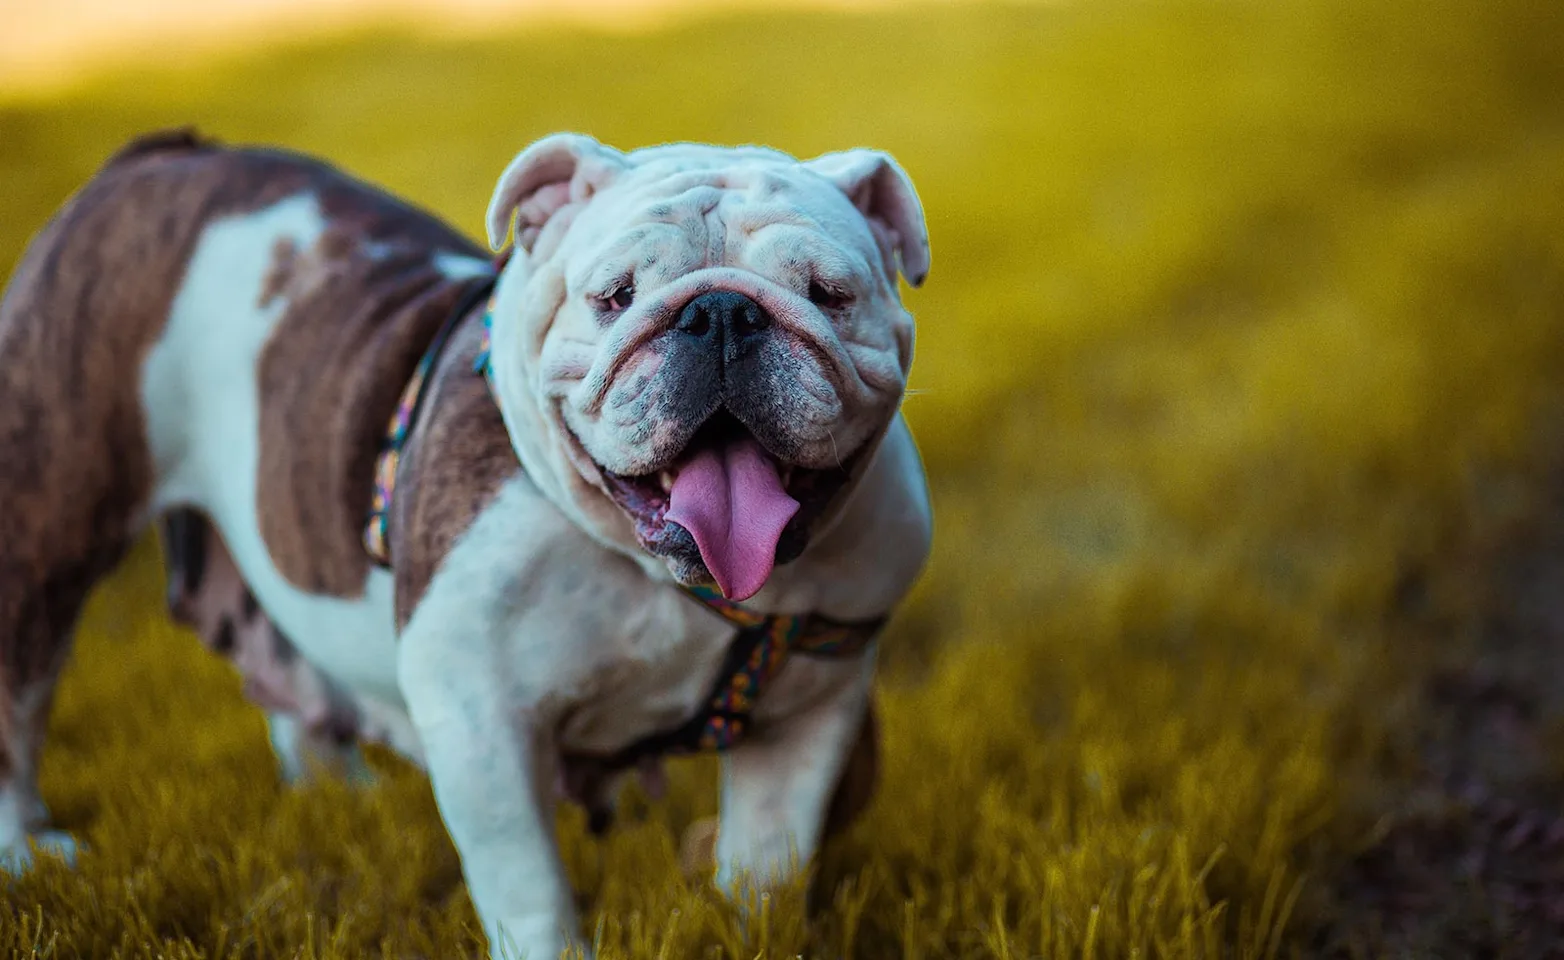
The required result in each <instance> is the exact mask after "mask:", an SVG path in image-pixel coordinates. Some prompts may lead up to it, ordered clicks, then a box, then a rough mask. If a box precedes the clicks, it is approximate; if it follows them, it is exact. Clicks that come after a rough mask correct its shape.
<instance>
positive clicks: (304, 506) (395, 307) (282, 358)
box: [257, 168, 497, 597]
mask: <svg viewBox="0 0 1564 960" xmlns="http://www.w3.org/2000/svg"><path fill="white" fill-rule="evenodd" d="M311 190H312V193H313V194H314V195H315V197H316V198H317V199H318V200H319V202H320V204H321V207H322V210H323V211H324V213H325V216H326V220H327V224H328V226H327V229H326V231H325V232H324V234H323V235H322V236H321V238H320V240H319V241H318V242H317V243H316V244H315V246H314V247H312V248H311V249H309V250H302V251H297V252H296V253H294V254H293V256H292V257H291V258H289V259H288V262H287V265H286V269H285V270H279V271H277V275H278V281H279V284H280V289H279V292H278V296H279V297H280V298H281V299H282V300H283V301H284V302H285V303H286V306H285V308H284V310H283V315H282V317H281V318H280V319H279V321H278V322H277V325H276V327H275V328H274V330H273V332H272V335H271V338H270V339H269V340H268V341H267V344H266V348H265V351H264V353H263V354H262V357H261V363H260V370H259V392H260V399H261V404H260V408H261V422H260V473H259V476H258V478H257V479H258V487H257V500H258V503H257V510H258V515H259V520H260V527H261V535H262V537H263V538H264V540H265V541H266V546H267V549H268V550H269V552H270V553H271V555H272V560H273V562H274V563H275V564H276V565H277V569H278V570H279V571H280V572H281V573H282V574H283V576H284V577H286V578H287V579H288V580H289V581H290V582H291V583H293V584H294V585H295V586H297V587H299V588H300V589H302V590H307V591H310V592H312V593H325V594H332V595H335V596H343V597H351V596H357V595H358V594H359V593H360V592H361V591H362V589H363V585H364V578H365V576H366V575H367V573H368V571H369V564H370V560H369V556H368V554H367V553H366V552H365V550H364V547H363V541H362V536H363V528H364V522H365V519H366V517H367V514H368V508H369V496H370V491H371V487H372V483H373V479H374V465H375V457H376V455H377V454H378V453H379V450H380V445H381V443H382V440H383V438H384V435H385V429H386V424H387V422H388V421H389V419H390V417H391V414H392V411H393V410H394V409H395V407H396V404H397V400H398V398H399V397H400V394H401V391H402V388H403V386H404V384H405V383H406V381H407V379H408V377H410V376H411V375H412V372H413V368H414V367H415V366H416V365H417V363H418V360H419V358H420V357H421V356H422V354H423V352H424V350H425V349H426V348H427V347H428V345H429V343H430V341H431V340H433V338H434V336H435V333H436V332H437V330H438V329H439V327H440V325H441V324H442V323H443V322H444V321H445V319H446V317H447V316H448V315H449V313H450V311H451V310H452V309H454V307H455V305H456V302H457V300H458V299H459V298H460V296H461V295H462V294H463V292H464V291H465V289H466V286H467V284H468V283H470V282H471V281H470V280H468V281H461V282H457V281H452V280H450V279H448V278H446V277H445V276H444V275H443V274H442V273H441V272H440V271H439V270H438V269H437V268H436V266H435V264H434V255H435V254H436V253H438V252H442V251H443V252H447V253H454V254H464V255H470V256H475V257H481V256H482V253H481V252H480V251H479V250H478V249H477V248H476V247H475V246H473V245H472V244H471V243H470V242H469V241H468V240H466V239H465V238H464V237H462V236H461V235H460V234H458V233H456V232H455V231H454V230H452V229H450V228H449V227H447V226H445V225H444V224H442V223H440V222H439V221H438V220H436V219H434V218H433V217H431V216H429V215H427V214H425V213H422V212H420V211H418V210H416V209H414V208H412V207H409V206H407V205H405V204H403V203H401V202H400V201H398V200H396V199H395V198H393V197H391V196H389V195H387V194H384V193H381V192H379V191H377V190H374V189H373V188H370V187H368V186H366V185H364V184H361V183H359V182H357V181H354V180H351V179H349V178H347V177H346V176H343V175H341V174H338V173H335V172H334V171H325V170H324V168H323V172H322V174H321V176H320V177H319V178H317V179H316V180H315V181H314V182H313V183H312V185H311ZM496 416H497V414H496Z"/></svg>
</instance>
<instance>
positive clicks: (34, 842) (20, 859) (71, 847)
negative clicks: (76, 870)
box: [0, 830, 78, 876]
mask: <svg viewBox="0 0 1564 960" xmlns="http://www.w3.org/2000/svg"><path fill="white" fill-rule="evenodd" d="M28 841H31V843H30V844H29V842H28ZM77 850H78V847H77V844H76V840H75V839H74V838H73V837H72V836H71V835H70V834H68V833H64V832H62V831H60V830H43V831H40V832H38V833H33V834H28V835H27V836H26V837H24V838H23V839H22V840H21V841H20V842H19V843H17V844H15V845H13V846H11V847H7V848H5V849H0V873H9V874H11V875H12V876H20V875H21V874H24V873H26V872H27V871H28V870H30V869H32V866H33V863H34V861H35V860H37V858H38V857H40V856H44V857H54V858H55V859H58V860H63V861H65V865H66V866H68V867H74V866H75V865H76V854H77Z"/></svg>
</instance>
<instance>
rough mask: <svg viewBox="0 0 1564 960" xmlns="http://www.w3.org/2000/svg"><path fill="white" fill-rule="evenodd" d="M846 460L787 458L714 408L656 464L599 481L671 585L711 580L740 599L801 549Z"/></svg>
mask: <svg viewBox="0 0 1564 960" xmlns="http://www.w3.org/2000/svg"><path fill="white" fill-rule="evenodd" d="M856 459H857V454H856V453H855V454H854V455H853V456H850V457H848V458H846V459H845V460H844V461H842V463H841V464H840V465H839V466H837V467H833V468H831V469H825V470H817V469H810V468H806V467H799V466H794V465H792V464H788V463H786V462H785V461H784V460H782V459H781V458H779V457H777V456H775V455H773V454H772V453H771V452H770V451H768V450H767V449H766V448H765V446H763V445H762V444H761V442H760V441H759V440H757V439H756V438H755V436H754V434H752V433H751V432H750V431H749V430H748V429H747V428H746V427H745V426H744V425H743V424H741V423H740V422H739V421H738V419H737V418H736V417H734V416H733V415H732V414H731V413H729V412H727V411H726V410H719V411H717V412H716V413H715V414H713V415H712V416H711V417H710V418H709V419H708V420H707V421H706V422H705V423H704V424H702V425H701V427H700V429H699V430H697V431H696V432H695V434H694V436H692V437H691V438H690V442H689V443H688V444H686V445H685V448H684V449H683V450H682V451H681V452H680V453H679V454H678V455H677V456H675V457H674V458H673V459H672V460H671V461H670V462H669V463H668V465H667V466H666V467H663V468H662V469H659V470H655V471H652V472H649V473H646V474H642V475H638V476H624V475H621V474H615V473H611V472H609V471H606V470H605V471H603V477H604V480H605V481H606V486H607V489H608V494H609V496H610V497H611V498H612V499H613V500H614V502H615V503H616V504H618V505H619V507H620V509H622V510H624V511H625V513H626V514H628V515H629V516H630V518H631V520H633V521H634V523H635V532H636V537H637V539H638V540H639V541H640V542H641V545H642V546H643V547H644V548H646V549H647V550H648V551H649V552H651V553H652V554H654V555H657V556H660V557H662V558H664V559H665V560H668V561H670V563H671V564H672V566H673V567H674V573H675V575H676V576H677V577H678V578H679V579H680V581H681V582H684V583H687V584H688V583H700V582H707V581H715V582H716V584H717V588H718V589H719V590H721V591H722V594H723V596H725V597H728V598H729V599H733V600H744V599H747V598H749V597H751V596H754V595H755V594H756V593H757V592H759V591H760V589H761V588H762V587H763V586H765V584H766V580H767V579H769V578H770V576H771V571H772V569H773V568H774V567H775V566H776V565H777V564H784V563H789V562H791V561H792V560H795V559H797V558H798V556H799V554H801V553H803V551H804V547H805V546H807V545H808V540H809V530H810V527H811V526H812V524H813V523H814V521H815V520H817V519H818V518H819V517H820V515H821V514H823V513H824V512H825V509H826V507H827V506H829V505H830V503H831V501H832V499H834V498H835V496H836V495H837V494H838V493H839V492H841V490H842V488H843V487H844V486H845V485H846V484H847V481H848V480H849V479H850V478H851V476H852V468H853V466H854V463H855V461H856Z"/></svg>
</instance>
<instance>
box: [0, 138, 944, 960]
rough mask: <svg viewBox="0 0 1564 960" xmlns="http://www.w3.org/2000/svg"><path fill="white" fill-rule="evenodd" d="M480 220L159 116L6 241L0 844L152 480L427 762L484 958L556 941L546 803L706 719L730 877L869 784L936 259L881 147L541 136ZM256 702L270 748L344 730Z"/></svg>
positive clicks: (789, 864)
mask: <svg viewBox="0 0 1564 960" xmlns="http://www.w3.org/2000/svg"><path fill="white" fill-rule="evenodd" d="M487 228H488V240H489V246H490V248H491V250H493V251H501V254H500V256H498V257H494V256H491V254H490V252H489V251H485V250H483V249H481V248H479V247H477V246H476V245H474V244H473V243H472V242H470V241H469V240H468V239H467V238H465V237H464V236H463V235H462V234H461V233H459V232H457V231H456V230H454V229H452V228H451V227H449V226H447V225H445V224H443V223H442V222H440V221H439V220H437V219H436V218H434V217H433V216H431V215H429V214H427V213H424V212H421V211H419V210H417V209H415V208H413V207H411V206H409V205H407V204H405V203H402V202H400V201H399V200H397V199H395V198H393V197H391V196H389V195H387V194H386V193H384V192H382V191H380V190H378V189H376V188H374V187H371V186H369V185H367V184H365V183H363V182H361V181H359V180H356V179H353V178H351V177H349V176H348V175H346V174H344V173H342V172H340V171H338V170H336V169H335V168H333V167H331V166H330V165H328V164H325V163H323V162H320V161H317V160H314V159H310V158H307V157H304V156H300V155H297V154H293V153H289V152H285V151H278V150H267V149H255V148H234V147H227V146H223V145H220V144H217V143H215V142H212V141H210V140H208V139H205V138H203V137H201V136H199V135H197V134H195V133H194V132H192V131H189V130H180V131H169V132H163V133H158V134H154V135H151V136H148V137H144V138H141V139H138V140H136V141H133V142H131V143H130V144H127V145H126V146H125V147H123V148H121V150H120V151H119V152H118V153H116V154H115V155H114V156H112V157H111V158H109V159H108V161H106V163H105V164H104V166H103V167H102V168H101V169H100V170H99V171H98V173H97V174H96V175H95V176H94V177H93V178H92V179H91V180H90V181H89V182H88V183H86V184H85V185H84V186H83V187H82V188H81V189H80V190H79V191H78V192H77V193H76V194H75V195H74V196H73V197H72V198H70V200H68V201H67V202H66V204H65V205H64V206H63V207H62V209H61V210H60V211H59V212H58V213H57V214H56V215H55V216H54V217H53V219H51V220H50V221H49V222H48V223H47V224H46V225H45V226H44V227H43V228H42V230H41V231H40V232H39V233H38V235H37V236H36V237H34V239H33V240H32V242H31V244H30V245H29V247H28V249H27V251H26V252H25V254H24V255H23V257H22V259H21V261H20V262H19V263H18V265H17V267H16V269H15V272H14V274H13V276H12V278H11V280H10V283H9V286H8V288H7V289H6V292H5V296H4V300H3V301H0V364H4V370H5V376H4V377H3V378H0V450H3V453H0V852H5V853H7V854H9V856H10V857H11V859H12V862H13V863H16V864H18V865H22V864H25V861H26V859H27V857H29V856H30V855H31V854H32V853H33V851H35V850H37V849H39V848H40V847H43V848H52V849H54V850H56V851H57V852H60V853H62V854H65V855H69V854H70V850H71V839H70V838H69V837H67V836H65V835H63V834H61V833H58V832H56V831H52V830H51V829H50V824H49V820H48V813H47V810H46V809H45V807H44V805H43V803H42V802H41V800H40V798H39V795H38V792H37V788H36V776H35V774H36V770H37V763H38V758H39V753H40V750H41V747H42V739H43V733H44V730H45V726H46V721H47V714H48V709H49V704H50V700H51V697H52V692H53V689H54V683H55V680H56V678H57V676H58V674H59V672H60V668H61V666H62V664H63V662H64V660H65V659H66V657H67V655H68V650H69V642H70V635H71V632H72V629H73V626H74V623H75V620H76V617H77V614H78V611H79V609H80V607H81V604H82V602H83V599H84V598H85V596H86V595H87V593H88V591H89V589H90V588H91V587H92V585H93V584H94V583H95V582H96V581H97V580H98V579H99V578H100V577H102V576H103V575H104V574H106V573H107V572H108V571H109V570H111V569H112V568H113V567H114V566H115V564H116V563H117V562H118V561H119V559H120V558H121V557H122V556H123V555H124V553H125V552H126V550H127V549H128V547H129V546H130V545H131V544H132V543H133V542H134V540H135V538H136V537H138V536H139V535H140V534H141V533H142V532H143V531H144V530H145V529H146V528H147V527H148V526H149V525H150V524H152V523H154V522H155V518H157V517H159V516H161V515H165V514H167V513H168V512H169V511H180V510H183V511H195V512H196V513H197V515H199V516H200V517H202V518H209V520H210V525H211V529H212V531H214V534H215V536H217V537H219V538H220V542H221V544H222V550H223V556H225V557H227V558H230V562H231V565H232V568H233V571H234V575H233V579H234V580H235V581H237V580H239V579H242V581H243V584H244V586H243V590H244V591H245V592H244V593H242V594H230V596H237V597H238V598H239V599H238V601H237V602H238V604H239V606H240V608H241V609H240V613H241V614H242V613H243V608H244V607H246V606H247V605H248V603H249V601H247V600H246V599H245V597H246V596H253V600H254V605H255V613H254V615H256V616H259V615H262V614H264V618H265V620H266V621H267V622H268V623H269V624H270V626H268V627H267V628H266V629H267V630H268V631H271V632H275V633H276V635H277V636H278V637H286V639H287V642H288V644H289V648H290V650H291V651H293V652H295V653H296V655H297V658H299V660H300V661H302V662H303V663H306V664H307V665H308V667H309V670H310V671H311V672H312V674H314V675H316V676H317V677H318V678H319V680H320V681H321V686H320V687H319V688H318V689H317V693H320V691H332V693H330V694H329V695H327V694H320V695H322V696H325V697H326V701H327V702H328V703H330V702H339V703H349V704H351V706H352V713H353V714H354V715H356V716H361V717H373V718H374V724H373V726H374V729H375V731H376V734H375V735H376V737H377V738H378V739H382V740H383V741H384V742H386V743H387V744H389V745H390V746H391V747H392V748H393V749H395V750H397V751H399V752H400V753H401V754H402V755H403V756H405V757H407V758H408V759H409V760H411V761H412V762H414V763H416V764H419V765H420V766H422V767H423V768H424V769H425V770H426V771H427V773H428V775H429V777H430V781H431V784H432V786H433V788H434V793H435V798H436V801H437V804H438V807H439V810H440V814H441V816H442V819H443V821H444V823H445V826H446V828H447V830H448V832H449V834H450V837H451V839H452V841H453V843H454V844H455V846H456V849H457V851H458V853H459V854H460V856H461V861H462V869H463V873H464V876H465V879H466V882H467V886H468V890H469V893H470V895H471V897H472V900H473V903H474V905H475V907H476V909H477V913H478V915H479V917H480V919H481V921H482V923H483V927H484V930H485V933H486V935H487V937H488V939H489V944H490V950H491V952H492V954H493V955H494V956H496V957H498V956H500V955H502V953H504V954H507V955H516V954H518V953H519V954H524V955H526V956H530V957H534V958H538V957H553V956H557V955H558V954H559V953H560V952H561V951H563V950H564V949H566V948H569V947H572V946H574V947H578V948H580V947H582V946H583V944H582V943H581V931H580V929H579V924H578V921H577V917H576V914H575V907H574V903H573V898H572V895H571V891H570V889H569V885H568V883H567V880H566V878H565V875H564V871H563V869H562V866H561V863H560V858H559V853H558V848H557V843H556V839H555V837H554V832H553V823H554V820H553V815H552V814H553V809H554V805H555V802H556V800H557V797H558V796H559V795H560V794H562V793H563V794H564V795H566V796H570V797H573V798H576V799H582V800H584V801H585V802H588V803H589V806H591V805H592V804H594V803H595V804H597V805H598V806H599V807H601V806H602V804H601V803H599V801H600V799H601V798H602V797H603V796H605V795H606V794H607V793H609V792H611V790H612V788H613V785H614V784H616V783H618V782H620V781H621V780H622V779H623V777H624V775H626V774H631V773H634V772H636V771H642V772H644V771H646V770H648V769H649V768H652V767H655V765H656V764H657V763H658V762H659V761H660V760H661V759H662V758H663V757H666V756H668V755H672V754H678V753H686V752H692V751H697V750H716V751H719V752H720V753H721V757H722V761H721V764H722V775H721V798H720V800H721V804H720V816H719V824H718V829H717V831H716V840H715V849H714V852H713V856H714V860H715V867H716V871H715V880H716V882H717V884H718V886H719V887H720V888H721V889H723V890H725V891H729V892H734V891H737V890H738V889H740V885H741V883H742V882H743V880H744V878H746V877H747V878H750V880H752V881H753V882H755V883H757V884H759V885H761V886H764V885H766V884H771V883H776V882H779V881H781V880H784V879H786V878H787V877H788V876H789V875H790V872H791V871H793V870H795V869H797V868H798V866H799V865H800V864H802V863H805V862H807V861H808V860H809V858H810V857H811V856H812V855H813V854H814V852H815V851H816V850H817V848H818V847H819V845H820V843H821V842H822V840H823V839H824V838H825V837H826V836H827V835H828V834H829V833H830V832H831V831H834V830H839V829H842V828H843V827H845V825H846V824H847V823H849V822H851V820H852V818H853V817H854V816H855V815H857V814H858V813H859V812H860V811H861V810H862V808H863V807H864V805H865V804H866V803H867V801H868V798H869V795H870V788H871V787H872V783H873V777H874V764H875V756H876V751H875V749H874V738H875V736H876V734H875V724H874V722H873V713H872V705H871V683H872V678H873V674H874V662H875V657H876V647H877V640H878V636H879V632H880V628H881V626H882V625H883V623H884V622H885V619H886V617H887V616H888V615H889V614H890V613H891V612H892V611H893V610H894V608H895V607H896V605H897V603H898V602H899V601H900V600H901V599H902V598H903V596H904V595H905V594H906V593H907V591H908V590H909V589H910V587H911V585H912V584H913V582H914V580H915V579H916V578H917V576H918V575H919V573H920V571H921V569H922V567H923V565H924V562H925V560H926V558H927V555H928V551H929V548H930V538H931V519H930V505H929V498H928V492H927V485H926V481H925V478H924V473H923V468H922V464H921V462H920V459H919V456H918V453H917V450H916V448H915V446H914V443H913V439H912V436H911V434H910V433H909V431H908V429H907V426H906V424H905V422H904V420H903V419H902V417H901V415H900V412H899V410H900V403H901V399H902V396H903V394H904V391H905V385H906V379H907V373H908V369H909V366H910V364H911V362H912V350H913V321H912V317H911V315H910V314H909V313H908V312H907V310H906V309H905V308H904V307H903V305H902V303H901V297H900V291H899V279H900V278H905V280H906V281H907V282H908V283H909V284H911V285H913V286H916V285H918V284H920V283H922V281H923V279H924V276H925V274H926V273H927V271H928V267H929V247H928V235H927V231H926V228H925V225H924V221H923V214H922V208H921V206H920V203H919V200H918V197H917V195H916V193H915V191H914V189H913V186H912V183H911V182H910V180H909V179H908V177H907V175H906V174H905V173H904V171H903V170H902V169H901V167H900V166H899V165H898V164H897V163H896V162H895V161H894V160H893V159H892V158H891V157H889V156H888V155H886V154H884V153H881V152H877V151H872V150H865V149H855V150H848V151H845V152H840V153H831V154H826V155H824V156H821V157H817V158H815V159H812V160H807V161H799V160H797V159H795V158H793V157H790V156H787V155H785V154H783V153H780V152H777V151H774V150H769V149H763V148H757V147H740V148H723V147H715V146H706V145H698V144H672V145H663V146H655V147H650V148H645V149H640V150H636V151H632V152H622V151H619V150H616V149H613V148H611V147H609V146H606V145H603V144H601V143H599V142H597V141H596V140H593V139H592V138H590V137H587V136H584V135H579V134H568V133H567V134H556V135H552V136H548V137H545V138H544V139H542V140H539V141H537V142H535V143H533V144H532V145H530V146H528V147H526V148H525V149H524V150H522V152H521V153H520V154H519V155H517V156H516V157H515V159H514V160H513V161H512V162H511V163H510V164H509V165H508V167H507V168H506V169H505V170H504V171H503V173H502V174H501V175H500V177H499V179H498V182H497V184H496V186H495V188H494V192H493V196H492V199H491V201H490V203H489V207H488V211H487ZM512 235H513V236H514V241H513V243H511V244H510V246H509V247H507V246H506V241H507V239H508V238H509V237H511V236H512ZM200 535H201V536H205V534H200ZM167 539H168V540H169V541H170V542H171V545H172V541H173V540H175V539H176V537H175V536H174V535H172V534H170V535H169V536H168V538H167ZM185 542H186V543H189V542H193V541H191V540H188V539H187V540H186V541H185ZM175 573H176V575H177V576H176V577H175V578H174V581H175V583H174V586H175V589H176V595H174V596H172V597H171V600H172V602H174V603H175V604H176V606H177V605H178V604H179V603H180V601H181V597H180V596H179V595H178V591H179V587H178V584H179V582H181V581H180V578H181V577H183V576H184V573H182V572H181V570H180V569H179V568H178V567H177V565H176V570H175ZM223 602H227V603H232V602H233V601H232V600H229V601H221V602H220V603H219V606H221V603H223ZM185 616H186V618H187V620H190V621H191V622H196V620H198V619H199V616H200V614H199V612H193V613H187V614H186V615H185ZM216 622H217V623H218V625H219V628H220V623H221V618H220V617H219V620H218V621H216ZM214 636H215V634H214ZM272 679H276V678H275V677H273V678H272ZM272 692H273V693H275V692H276V691H275V690H273V691H272ZM333 698H336V699H333ZM293 705H294V706H297V704H293ZM272 706H274V707H275V706H278V704H272ZM283 706H286V704H284V705H283ZM288 712H289V711H287V710H274V714H275V715H276V716H277V717H282V718H283V719H282V720H277V719H274V721H273V736H272V739H273V742H274V744H275V745H276V747H277V751H278V754H279V757H280V758H281V759H282V760H283V766H284V772H285V773H286V772H288V771H287V767H288V760H287V758H288V757H290V756H297V755H301V754H303V753H304V752H306V748H308V749H309V750H314V751H317V752H318V751H319V750H326V751H330V750H337V749H352V748H353V747H352V744H351V743H350V742H345V741H349V740H351V739H352V738H343V737H324V738H322V737H320V736H319V733H320V730H321V728H320V727H319V726H314V727H312V726H311V724H309V723H298V722H292V723H288V722H284V721H285V720H286V715H287V714H288ZM327 715H328V716H329V715H330V711H329V710H328V712H327ZM328 726H329V724H328ZM361 726H362V725H361ZM301 738H310V739H311V743H309V744H304V743H301V742H300V740H301Z"/></svg>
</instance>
